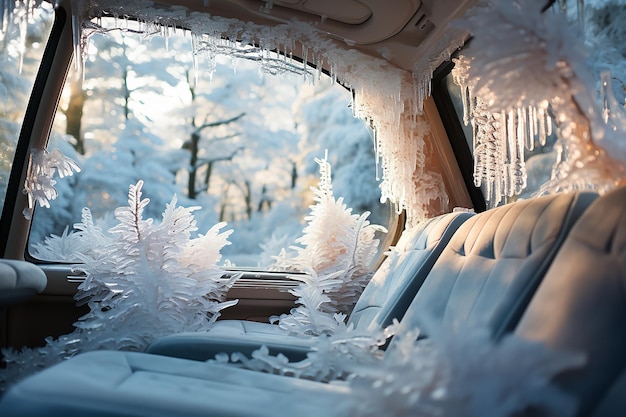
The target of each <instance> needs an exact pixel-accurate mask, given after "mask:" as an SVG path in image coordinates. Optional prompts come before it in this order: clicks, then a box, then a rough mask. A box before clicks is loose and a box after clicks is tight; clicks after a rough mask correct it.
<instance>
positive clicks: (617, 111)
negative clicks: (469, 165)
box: [452, 1, 626, 206]
mask: <svg viewBox="0 0 626 417" xmlns="http://www.w3.org/2000/svg"><path fill="white" fill-rule="evenodd" d="M520 3H522V5H521V6H520V5H517V6H519V7H517V6H515V5H511V3H510V2H508V3H507V2H502V1H493V2H491V5H488V4H481V5H479V6H478V7H476V8H474V9H473V10H471V11H470V12H468V14H467V16H466V17H465V18H464V19H463V20H461V21H459V22H457V24H458V26H459V27H462V28H463V29H466V30H469V31H470V32H471V33H472V35H473V40H472V44H471V46H470V47H469V48H467V50H465V51H464V52H463V55H461V56H459V58H458V59H455V64H456V67H455V69H454V70H453V73H452V76H453V79H454V81H455V82H456V83H457V84H458V85H459V86H460V87H461V89H462V96H463V104H464V112H465V115H464V122H465V123H466V124H467V123H471V124H472V127H473V132H474V160H475V168H474V169H475V170H474V180H475V185H476V186H481V185H483V186H485V189H486V194H487V195H486V198H487V200H488V201H489V204H490V205H492V206H493V205H497V204H498V203H499V202H500V201H501V200H502V199H503V197H504V196H509V197H511V196H514V195H518V194H520V192H521V191H522V190H523V189H524V187H525V186H526V170H525V160H524V149H525V148H526V149H532V148H533V147H534V146H535V143H536V142H538V143H539V144H542V143H544V142H545V136H546V135H549V134H550V133H551V129H552V120H554V122H555V123H556V126H557V127H556V134H557V137H558V142H557V144H556V145H555V147H556V149H557V160H556V161H555V164H554V166H553V170H552V175H551V178H550V180H549V181H547V182H546V183H545V184H543V186H542V187H541V188H540V189H539V191H538V192H537V193H535V195H544V194H549V193H554V192H561V191H563V192H567V191H573V190H593V191H597V192H600V193H603V192H606V191H608V190H610V189H612V188H614V187H616V186H617V185H619V184H621V183H623V182H624V180H625V177H626V172H625V168H624V164H625V163H626V149H625V147H624V145H622V143H623V138H622V136H623V135H624V134H625V133H626V116H625V114H624V109H623V106H622V105H620V104H619V103H618V102H617V100H615V97H614V96H613V94H612V88H611V85H610V76H609V75H608V74H607V73H604V74H602V75H601V77H602V83H601V85H602V97H601V104H599V103H598V101H597V100H596V88H595V86H596V81H595V79H594V77H593V76H592V74H591V71H590V68H589V65H588V63H587V61H586V59H585V56H584V53H583V51H585V50H586V47H585V45H584V44H583V42H582V37H581V36H579V35H577V34H576V33H575V31H574V30H573V28H572V27H571V25H570V24H569V22H568V21H567V19H566V18H565V17H564V15H563V14H562V13H547V14H543V15H542V14H540V13H541V12H540V9H539V8H538V7H536V6H537V5H536V3H533V2H530V1H521V2H520ZM533 6H535V7H533ZM565 11H567V10H565ZM582 13H584V7H581V6H580V5H578V15H577V16H578V21H580V20H581V14H582ZM583 20H584V19H583ZM502 93H504V94H502ZM609 115H610V117H609Z"/></svg>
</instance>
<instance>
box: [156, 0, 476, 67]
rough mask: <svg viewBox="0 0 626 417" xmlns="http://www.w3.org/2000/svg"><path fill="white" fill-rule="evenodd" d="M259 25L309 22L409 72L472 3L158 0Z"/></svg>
mask: <svg viewBox="0 0 626 417" xmlns="http://www.w3.org/2000/svg"><path fill="white" fill-rule="evenodd" d="M157 2H158V3H162V4H172V5H176V6H184V7H185V8H187V9H188V10H190V11H200V12H208V13H210V14H211V15H213V16H221V17H226V18H237V19H239V20H241V21H244V22H254V23H256V24H261V25H270V26H271V25H277V24H284V23H287V22H289V21H292V20H294V19H297V20H298V21H302V22H309V23H311V24H313V25H315V26H316V27H317V28H318V29H319V30H320V31H322V32H326V33H327V34H328V36H329V37H330V38H332V39H336V40H338V41H339V42H338V43H339V44H342V43H343V44H344V45H346V47H349V48H353V49H358V50H360V51H362V52H365V53H367V54H369V55H373V56H376V57H382V58H385V59H386V60H387V61H389V62H391V63H392V64H394V65H396V66H398V67H399V68H402V69H406V70H410V69H411V68H412V67H413V65H414V63H415V62H416V61H418V60H419V59H420V58H422V57H423V56H424V54H425V52H427V51H428V50H429V48H430V47H431V46H432V45H433V44H435V43H436V41H437V39H438V38H439V37H440V36H441V35H442V34H443V32H444V30H445V29H446V26H447V24H448V22H450V21H451V20H452V19H454V18H457V17H459V16H461V15H462V14H463V12H464V11H465V10H467V8H468V7H469V6H470V5H471V4H473V3H475V0H423V1H420V0H273V1H272V0H267V1H266V0H204V1H199V0H158V1H157Z"/></svg>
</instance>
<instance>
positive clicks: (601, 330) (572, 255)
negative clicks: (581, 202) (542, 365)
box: [516, 187, 626, 416]
mask: <svg viewBox="0 0 626 417" xmlns="http://www.w3.org/2000/svg"><path fill="white" fill-rule="evenodd" d="M516 333H517V334H519V335H520V336H521V337H524V338H526V339H530V340H536V341H540V342H542V343H545V344H546V345H548V346H549V347H552V348H555V349H561V350H570V351H575V352H583V353H585V354H586V356H587V364H586V365H585V366H584V367H582V368H580V369H576V370H572V371H569V372H567V373H564V374H563V375H561V376H560V377H559V379H558V382H559V384H560V385H561V386H562V387H563V388H564V389H565V390H567V391H569V392H571V393H573V394H574V395H576V397H578V399H579V401H580V413H579V415H580V416H586V415H589V414H590V413H591V412H592V411H593V410H594V409H595V408H596V406H597V405H598V404H599V403H600V402H601V401H602V407H601V410H602V411H601V414H603V415H624V413H625V412H626V410H624V408H622V407H621V405H620V403H624V392H623V391H622V392H621V393H620V394H619V395H612V396H607V397H606V398H605V393H606V392H607V391H608V390H609V389H611V387H612V386H614V388H613V389H617V387H619V386H621V387H622V388H624V387H626V382H624V381H623V379H624V377H622V381H621V382H620V379H619V378H620V375H624V374H625V373H626V187H622V188H620V189H618V190H616V191H613V192H611V193H609V194H607V195H605V196H603V197H601V198H600V199H598V201H596V203H594V204H593V205H592V206H591V207H590V208H589V210H588V211H587V212H586V213H585V214H584V215H583V216H582V217H581V219H580V220H579V221H578V223H577V224H576V227H575V229H574V230H572V233H570V236H569V237H568V239H567V241H566V242H565V244H564V245H563V247H562V248H561V250H560V252H559V254H558V256H557V257H556V258H555V259H554V262H553V264H552V265H551V267H550V270H549V271H548V273H547V274H546V277H545V279H544V280H543V282H542V284H541V286H540V287H539V288H538V290H537V293H536V295H535V297H534V298H533V299H532V301H531V303H530V304H529V306H528V310H527V311H526V313H525V314H524V316H523V318H522V320H521V322H520V324H519V327H518V328H517V329H516ZM620 384H621V385H620Z"/></svg>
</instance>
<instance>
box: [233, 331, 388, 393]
mask: <svg viewBox="0 0 626 417" xmlns="http://www.w3.org/2000/svg"><path fill="white" fill-rule="evenodd" d="M396 326H397V322H396V324H395V325H392V326H389V328H387V329H385V330H376V329H366V330H355V329H353V328H352V327H346V326H344V327H343V328H342V329H341V330H338V331H337V332H336V333H335V334H332V335H322V336H319V337H317V338H315V340H314V342H313V345H312V347H311V352H309V353H307V357H306V359H303V360H301V361H298V362H289V359H288V358H287V357H285V356H284V355H282V354H280V353H279V354H278V355H276V356H272V355H271V354H270V353H269V350H268V349H267V348H266V347H265V346H263V347H261V348H260V349H258V350H256V351H254V352H253V353H252V358H247V357H246V356H245V355H243V354H241V353H234V354H232V355H231V358H230V361H231V362H233V363H237V362H241V364H242V366H244V367H245V368H247V369H251V370H255V371H260V372H269V373H274V374H279V375H285V376H291V377H295V378H303V379H312V380H315V381H322V382H330V381H335V380H338V379H345V378H347V377H349V376H350V375H352V373H353V372H354V370H355V369H360V368H362V367H365V368H369V367H378V366H380V364H379V362H380V361H381V359H382V355H383V351H382V350H381V349H380V347H381V346H383V345H384V344H385V343H386V341H387V339H388V338H389V337H391V336H392V335H393V332H394V331H395V328H396Z"/></svg>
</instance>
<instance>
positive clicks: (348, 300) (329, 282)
mask: <svg viewBox="0 0 626 417" xmlns="http://www.w3.org/2000/svg"><path fill="white" fill-rule="evenodd" d="M315 161H316V162H317V163H318V164H319V166H320V181H319V184H318V186H317V187H312V190H313V193H314V201H315V204H313V205H312V206H311V210H310V213H309V215H308V216H307V217H305V220H306V221H307V226H306V227H305V228H304V229H303V231H302V236H301V237H299V238H298V239H296V243H298V244H300V245H301V246H293V247H291V250H292V252H291V253H287V252H284V253H283V254H282V255H281V256H279V257H277V260H276V267H277V268H279V269H281V270H299V271H303V272H306V274H305V275H294V276H293V279H296V280H299V281H301V282H302V284H301V285H299V286H298V287H297V288H295V289H293V290H291V293H292V294H293V295H295V296H296V297H297V303H298V304H299V306H298V307H297V308H294V309H293V310H292V311H291V314H288V315H282V316H280V317H274V318H272V320H273V321H277V322H278V323H279V324H278V325H279V326H280V327H281V328H283V329H285V330H286V331H288V332H290V333H294V334H301V335H320V334H331V333H334V332H335V331H336V330H337V329H338V328H342V326H343V327H345V325H344V324H343V323H344V319H345V315H346V314H348V313H349V312H350V311H351V309H352V307H353V306H354V304H355V303H356V300H357V299H358V297H359V295H360V294H361V292H362V291H363V288H365V286H366V285H367V282H368V281H369V279H370V278H371V277H372V275H373V274H374V270H373V268H374V265H373V262H374V259H375V258H376V253H377V251H378V244H379V241H378V239H376V238H375V233H376V232H386V230H385V229H384V228H383V227H382V226H378V225H372V224H370V222H369V221H368V220H367V217H368V216H369V212H365V213H363V214H361V215H358V214H353V213H352V209H350V208H347V207H346V205H345V204H344V203H343V199H342V198H341V197H340V198H337V199H336V198H335V196H334V195H333V190H332V180H331V167H330V164H329V163H328V161H327V159H326V158H325V159H316V160H315Z"/></svg>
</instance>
